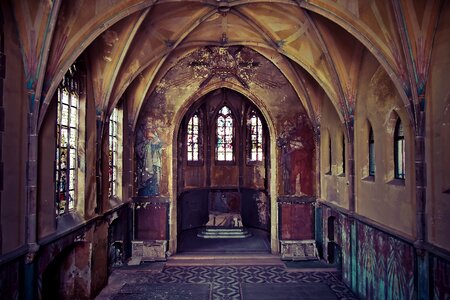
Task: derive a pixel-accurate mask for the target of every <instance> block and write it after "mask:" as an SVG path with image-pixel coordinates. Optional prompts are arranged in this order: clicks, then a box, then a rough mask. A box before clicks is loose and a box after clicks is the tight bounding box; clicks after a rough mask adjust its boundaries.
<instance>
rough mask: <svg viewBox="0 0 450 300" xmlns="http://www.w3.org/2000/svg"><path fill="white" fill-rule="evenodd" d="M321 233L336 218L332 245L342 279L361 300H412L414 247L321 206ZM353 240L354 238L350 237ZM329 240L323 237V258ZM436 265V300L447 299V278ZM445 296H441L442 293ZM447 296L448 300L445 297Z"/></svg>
mask: <svg viewBox="0 0 450 300" xmlns="http://www.w3.org/2000/svg"><path fill="white" fill-rule="evenodd" d="M322 212H323V214H322V226H323V232H324V233H326V232H328V228H327V226H328V222H327V220H328V219H329V218H330V217H334V218H335V219H336V224H335V237H336V238H335V242H336V244H337V245H338V248H337V249H338V251H340V254H339V256H340V258H341V261H340V263H341V266H342V279H343V281H344V282H345V283H346V284H347V285H348V286H350V287H352V289H353V290H354V292H355V293H357V294H358V296H359V297H361V298H363V299H415V292H416V291H415V285H414V284H415V282H414V280H415V278H414V274H415V273H414V272H415V252H414V246H413V245H412V244H410V243H407V242H404V241H402V240H401V239H398V238H396V237H394V236H392V235H389V234H387V233H385V232H383V231H380V230H378V229H376V228H374V227H372V226H369V225H367V224H365V223H362V222H361V221H359V220H356V219H354V221H353V222H354V225H352V221H351V220H350V218H349V217H348V216H347V215H345V214H343V213H339V212H336V211H335V210H333V209H331V208H329V207H326V206H324V207H322ZM352 237H353V238H352ZM327 245H328V239H327V236H326V234H324V236H323V247H324V251H323V252H324V253H323V255H324V257H327V254H328V251H330V249H327ZM437 264H438V263H437ZM438 268H439V267H438V266H437V265H436V266H435V267H434V268H433V269H435V270H436V272H438V274H439V276H441V277H439V278H437V280H436V285H437V286H438V287H436V288H435V289H438V290H439V291H438V292H435V294H437V293H439V295H440V296H439V297H438V298H435V299H448V287H449V286H450V284H449V280H450V279H448V278H450V276H448V278H443V277H442V274H447V275H448V274H450V266H449V265H446V266H445V267H443V263H442V262H441V267H440V268H441V269H442V268H447V269H446V270H447V273H445V272H444V271H442V270H441V269H439V270H437V269H438ZM443 293H444V294H445V293H447V294H446V295H447V296H441V294H443ZM445 297H447V298H445Z"/></svg>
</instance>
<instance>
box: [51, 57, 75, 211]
mask: <svg viewBox="0 0 450 300" xmlns="http://www.w3.org/2000/svg"><path fill="white" fill-rule="evenodd" d="M77 73H78V70H77V68H76V65H73V66H72V67H70V69H69V71H68V72H67V73H66V75H65V76H64V78H63V80H62V82H61V84H60V85H59V87H58V90H57V94H58V111H57V121H56V168H55V169H56V174H55V179H56V214H57V215H60V214H63V213H66V212H68V211H69V210H71V209H73V208H75V200H76V184H77V161H78V159H77V146H78V145H77V144H78V111H79V99H80V98H79V95H80V80H79V74H77Z"/></svg>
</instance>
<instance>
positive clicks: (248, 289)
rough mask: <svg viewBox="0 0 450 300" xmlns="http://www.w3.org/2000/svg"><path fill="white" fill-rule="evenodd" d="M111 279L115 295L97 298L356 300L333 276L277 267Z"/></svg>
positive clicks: (189, 269) (178, 270)
mask: <svg viewBox="0 0 450 300" xmlns="http://www.w3.org/2000/svg"><path fill="white" fill-rule="evenodd" d="M112 278H115V279H113V280H116V281H117V282H116V285H117V290H116V291H115V292H113V293H110V294H109V295H107V294H105V293H103V292H102V293H101V294H100V296H99V297H98V298H97V299H101V300H103V299H111V300H122V299H132V300H135V299H136V300H138V299H230V300H231V299H240V300H242V299H244V300H251V299H261V300H262V299H357V298H356V297H355V296H354V295H353V294H352V293H351V291H350V290H349V289H348V288H347V287H346V286H345V284H344V283H342V281H340V280H339V279H338V278H337V274H336V273H333V272H299V271H289V270H288V269H286V268H283V267H279V266H225V267H223V266H221V267H218V266H186V267H164V268H162V269H161V270H159V271H155V270H145V269H142V268H140V269H137V270H134V271H133V270H130V269H126V270H120V269H117V270H115V271H114V273H113V274H112ZM119 281H120V282H119ZM110 282H111V281H110ZM110 285H111V284H110Z"/></svg>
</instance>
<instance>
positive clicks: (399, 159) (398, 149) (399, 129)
mask: <svg viewBox="0 0 450 300" xmlns="http://www.w3.org/2000/svg"><path fill="white" fill-rule="evenodd" d="M394 164H395V167H394V168H395V178H397V179H405V135H404V133H403V125H402V121H401V120H400V118H398V120H397V124H395V131H394Z"/></svg>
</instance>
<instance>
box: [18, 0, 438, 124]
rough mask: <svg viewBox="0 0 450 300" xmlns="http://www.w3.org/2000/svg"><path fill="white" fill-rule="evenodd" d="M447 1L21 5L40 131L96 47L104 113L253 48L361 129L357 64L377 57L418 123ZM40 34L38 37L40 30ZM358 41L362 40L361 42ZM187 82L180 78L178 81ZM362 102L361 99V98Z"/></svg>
mask: <svg viewBox="0 0 450 300" xmlns="http://www.w3.org/2000/svg"><path fill="white" fill-rule="evenodd" d="M441 4H442V1H438V0H436V1H425V0H422V1H413V0H392V1H357V0H342V1H332V2H330V1H317V0H308V1H294V0H292V1H289V0H275V1H267V0H252V1H239V0H236V1H232V0H228V1H218V0H217V1H215V0H186V1H175V0H159V1H155V0H126V1H119V0H117V1H100V0H99V1H88V0H80V1H61V0H55V1H52V2H47V4H46V5H38V4H37V2H36V1H33V0H28V1H14V3H12V5H13V9H14V15H15V19H16V21H17V26H18V30H19V38H20V42H21V47H22V49H23V60H24V65H25V69H26V70H25V74H26V79H27V87H28V89H29V94H30V99H29V100H30V112H33V113H35V115H36V116H38V118H36V121H35V124H36V129H37V130H38V128H39V126H40V124H42V121H43V119H44V117H45V114H46V111H47V107H48V104H49V103H50V101H51V99H52V97H53V94H54V91H55V89H56V87H57V86H58V84H59V82H60V81H61V78H62V76H63V75H64V74H65V72H66V71H67V69H68V68H69V66H70V65H71V64H72V63H73V62H74V61H75V60H76V59H77V57H79V56H80V55H82V53H83V52H86V53H87V54H86V55H85V59H86V60H87V61H88V63H89V64H90V66H91V72H92V74H91V75H92V86H93V90H94V96H95V101H96V103H95V105H96V109H97V111H98V114H99V115H101V116H102V118H103V119H105V118H106V117H107V116H108V114H109V113H110V112H111V110H112V108H114V106H115V105H116V104H117V103H118V101H119V100H120V99H123V100H124V101H125V102H127V103H128V105H129V106H130V107H131V108H132V109H130V116H129V117H130V122H131V123H133V122H135V121H136V117H137V115H138V113H139V108H140V107H141V105H142V103H143V101H144V100H145V99H146V98H147V97H148V95H149V94H150V93H152V92H153V90H154V89H155V87H156V86H157V84H158V83H159V81H160V80H161V79H162V78H164V76H165V74H166V73H167V72H168V70H170V68H171V67H172V66H173V65H174V64H176V63H177V62H178V61H179V60H180V59H181V58H183V57H185V56H186V55H188V54H189V53H190V52H192V51H195V50H196V49H199V48H201V47H204V46H208V45H209V46H222V47H227V46H236V45H239V46H245V47H248V48H251V49H253V50H254V51H256V52H258V53H259V54H261V55H262V56H263V57H265V58H266V59H267V60H269V61H270V62H271V63H273V64H274V65H275V66H276V67H277V68H278V69H279V70H280V71H281V73H282V74H283V76H285V77H286V78H287V80H288V82H289V83H290V84H291V85H292V87H293V89H294V90H295V92H296V93H297V95H298V98H299V101H300V103H301V105H303V107H304V108H305V109H306V111H307V113H308V115H309V116H310V119H311V120H312V122H313V124H315V125H318V124H319V122H320V104H319V103H318V101H317V99H316V97H315V96H314V94H315V93H317V89H319V90H321V91H322V92H324V93H325V94H326V95H327V98H328V100H329V101H331V103H332V104H333V106H334V107H335V109H336V111H337V112H338V115H339V118H340V120H341V122H342V123H343V124H345V125H346V126H347V131H348V130H352V129H351V127H352V124H353V121H352V120H353V113H354V108H355V101H356V99H357V95H356V93H357V86H358V78H359V77H358V73H359V68H360V65H359V62H360V61H361V58H362V56H363V54H364V52H366V51H369V52H370V53H371V54H372V55H373V56H374V57H375V58H376V59H377V61H378V62H379V63H380V65H381V66H382V67H383V68H384V69H385V71H386V73H387V74H388V75H389V77H390V78H391V80H392V81H393V83H394V85H395V86H396V87H397V91H398V94H399V96H400V97H401V98H402V99H403V104H404V106H405V108H406V110H407V112H408V114H409V117H410V122H411V123H412V124H416V123H417V119H418V118H417V116H418V113H419V112H418V111H419V107H420V105H419V104H420V103H419V101H420V100H419V99H420V97H421V94H423V93H424V86H423V83H424V82H425V80H426V78H427V76H428V65H429V60H430V57H431V48H432V47H431V44H432V41H433V37H434V32H435V28H436V20H438V18H437V16H438V14H439V9H440V7H441ZM35 33H39V34H35ZM356 41H357V42H356ZM180 84H182V83H180ZM360 101H361V100H360Z"/></svg>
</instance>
